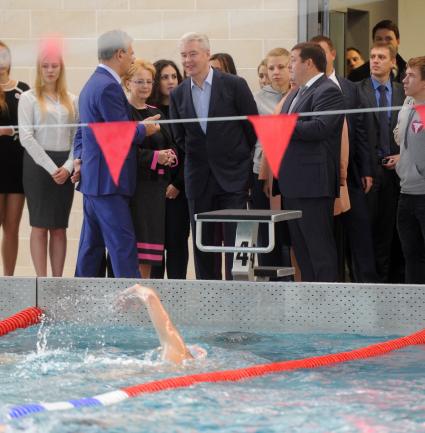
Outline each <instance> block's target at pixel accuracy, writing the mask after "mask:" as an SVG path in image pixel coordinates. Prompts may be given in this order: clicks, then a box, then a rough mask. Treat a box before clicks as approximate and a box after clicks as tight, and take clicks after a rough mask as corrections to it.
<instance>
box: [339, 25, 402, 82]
mask: <svg viewBox="0 0 425 433" xmlns="http://www.w3.org/2000/svg"><path fill="white" fill-rule="evenodd" d="M372 40H373V43H374V44H387V45H391V46H392V47H393V48H394V49H395V50H396V52H397V55H396V62H395V64H394V66H393V68H392V70H391V78H392V80H394V81H397V82H398V83H401V82H402V81H403V78H404V77H405V74H406V61H405V60H404V59H403V57H401V56H400V54H398V47H399V45H400V31H399V29H398V27H397V25H396V24H395V23H393V22H392V21H390V20H383V21H380V22H379V23H378V24H376V25H375V27H374V28H373V30H372ZM369 77H370V62H366V63H365V64H363V65H362V66H360V67H358V68H356V69H353V70H352V71H351V72H350V74H349V75H348V77H347V78H348V79H349V80H351V81H361V80H364V79H366V78H369Z"/></svg>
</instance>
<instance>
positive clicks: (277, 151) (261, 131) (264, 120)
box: [248, 113, 298, 178]
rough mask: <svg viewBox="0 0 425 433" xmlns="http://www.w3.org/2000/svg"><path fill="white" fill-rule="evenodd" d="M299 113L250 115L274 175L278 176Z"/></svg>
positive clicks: (249, 117) (249, 118)
mask: <svg viewBox="0 0 425 433" xmlns="http://www.w3.org/2000/svg"><path fill="white" fill-rule="evenodd" d="M297 119H298V114H297V113H293V114H279V115H274V114H273V115H269V116H248V120H249V121H250V122H251V123H252V124H253V126H254V129H255V132H256V133H257V137H258V140H259V141H260V143H261V145H262V147H263V150H264V154H265V156H266V158H267V162H268V163H269V165H270V169H271V171H272V173H273V176H274V177H276V178H277V177H278V175H279V168H280V164H281V163H282V159H283V156H284V155H285V152H286V149H287V147H288V144H289V140H290V139H291V136H292V133H293V132H294V128H295V125H296V123H297Z"/></svg>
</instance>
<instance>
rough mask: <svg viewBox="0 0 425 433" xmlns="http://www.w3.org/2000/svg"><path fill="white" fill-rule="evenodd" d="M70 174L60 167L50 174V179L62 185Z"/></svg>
mask: <svg viewBox="0 0 425 433" xmlns="http://www.w3.org/2000/svg"><path fill="white" fill-rule="evenodd" d="M70 174H71V173H70V172H69V171H68V170H67V169H66V168H65V167H60V168H58V169H57V170H56V171H55V172H54V173H53V174H52V177H53V180H54V181H55V182H56V183H57V184H58V185H63V184H64V183H65V182H66V181H67V179H68V177H69V176H70Z"/></svg>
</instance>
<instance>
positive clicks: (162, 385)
mask: <svg viewBox="0 0 425 433" xmlns="http://www.w3.org/2000/svg"><path fill="white" fill-rule="evenodd" d="M417 344H425V329H423V330H422V331H419V332H416V333H415V334H411V335H408V336H406V337H401V338H396V339H394V340H389V341H386V342H382V343H377V344H373V345H371V346H367V347H362V348H360V349H354V350H350V351H348V352H340V353H335V354H329V355H322V356H315V357H312V358H304V359H296V360H292V361H282V362H273V363H270V364H260V365H254V366H252V367H247V368H240V369H237V370H223V371H215V372H211V373H200V374H193V375H190V376H179V377H172V378H169V379H163V380H157V381H154V382H148V383H142V384H139V385H135V386H129V387H127V388H121V390H122V391H124V392H126V393H127V394H128V395H129V396H130V397H136V396H138V395H140V394H147V393H153V392H159V391H165V390H169V389H176V388H184V387H188V386H192V385H195V384H198V383H207V382H225V381H238V380H242V379H248V378H252V377H258V376H263V375H266V374H272V373H278V372H282V371H289V370H299V369H304V368H318V367H324V366H326V365H332V364H338V363H341V362H348V361H355V360H359V359H366V358H371V357H375V356H381V355H384V354H386V353H388V352H392V351H394V350H399V349H403V348H405V347H408V346H412V345H417Z"/></svg>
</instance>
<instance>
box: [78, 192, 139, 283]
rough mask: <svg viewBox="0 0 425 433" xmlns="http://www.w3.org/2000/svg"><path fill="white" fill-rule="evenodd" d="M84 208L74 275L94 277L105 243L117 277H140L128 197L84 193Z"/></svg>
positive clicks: (96, 273) (96, 274) (103, 252)
mask: <svg viewBox="0 0 425 433" xmlns="http://www.w3.org/2000/svg"><path fill="white" fill-rule="evenodd" d="M83 211H84V220H83V227H82V229H81V236H80V245H79V249H78V258H77V269H76V271H75V276H76V277H97V276H98V273H99V269H100V266H101V262H102V259H103V258H104V256H105V246H106V248H107V249H108V253H109V255H110V256H111V262H112V268H113V270H114V275H115V277H116V278H140V273H139V269H138V263H137V249H136V236H135V234H134V227H133V221H132V219H131V214H130V207H129V199H128V198H127V197H125V196H122V195H105V196H99V197H97V196H96V197H94V196H89V195H86V194H84V199H83Z"/></svg>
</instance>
